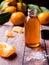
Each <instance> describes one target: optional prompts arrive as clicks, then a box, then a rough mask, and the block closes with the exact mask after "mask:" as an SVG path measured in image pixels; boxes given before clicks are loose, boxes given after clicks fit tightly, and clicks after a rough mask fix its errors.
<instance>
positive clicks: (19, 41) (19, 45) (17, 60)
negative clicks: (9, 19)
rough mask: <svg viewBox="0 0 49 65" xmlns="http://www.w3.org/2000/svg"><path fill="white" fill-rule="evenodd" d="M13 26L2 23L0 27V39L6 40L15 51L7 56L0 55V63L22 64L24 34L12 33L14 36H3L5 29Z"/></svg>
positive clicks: (7, 64)
mask: <svg viewBox="0 0 49 65" xmlns="http://www.w3.org/2000/svg"><path fill="white" fill-rule="evenodd" d="M12 27H13V26H10V25H4V26H1V27H0V41H1V42H2V41H6V42H7V43H8V44H11V45H14V46H15V48H16V52H15V54H14V55H12V56H11V57H9V58H6V59H5V58H2V57H0V65H22V61H23V54H24V46H25V44H24V34H18V33H14V35H15V37H14V38H7V37H6V36H5V31H6V30H12Z"/></svg>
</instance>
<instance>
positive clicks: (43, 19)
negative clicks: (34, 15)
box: [38, 12, 49, 24]
mask: <svg viewBox="0 0 49 65" xmlns="http://www.w3.org/2000/svg"><path fill="white" fill-rule="evenodd" d="M38 19H39V21H40V24H49V13H48V12H42V13H40V14H39V15H38Z"/></svg>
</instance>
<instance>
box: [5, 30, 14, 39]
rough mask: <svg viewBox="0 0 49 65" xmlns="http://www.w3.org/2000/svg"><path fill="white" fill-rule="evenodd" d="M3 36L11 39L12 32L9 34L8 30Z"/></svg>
mask: <svg viewBox="0 0 49 65" xmlns="http://www.w3.org/2000/svg"><path fill="white" fill-rule="evenodd" d="M5 35H6V36H7V37H9V38H13V37H14V34H13V33H12V32H10V31H9V30H7V31H6V33H5Z"/></svg>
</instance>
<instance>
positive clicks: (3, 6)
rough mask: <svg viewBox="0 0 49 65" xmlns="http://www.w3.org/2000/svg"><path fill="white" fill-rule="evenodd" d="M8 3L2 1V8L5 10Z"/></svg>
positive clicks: (0, 8) (0, 6)
mask: <svg viewBox="0 0 49 65" xmlns="http://www.w3.org/2000/svg"><path fill="white" fill-rule="evenodd" d="M8 4H9V2H5V1H2V2H1V4H0V10H4V9H5V8H6V7H7V5H8Z"/></svg>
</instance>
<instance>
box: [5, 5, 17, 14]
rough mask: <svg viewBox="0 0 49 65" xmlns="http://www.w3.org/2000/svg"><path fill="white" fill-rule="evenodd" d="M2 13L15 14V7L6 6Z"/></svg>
mask: <svg viewBox="0 0 49 65" xmlns="http://www.w3.org/2000/svg"><path fill="white" fill-rule="evenodd" d="M4 12H10V13H13V12H16V7H15V6H8V7H6V8H5V10H4Z"/></svg>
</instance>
